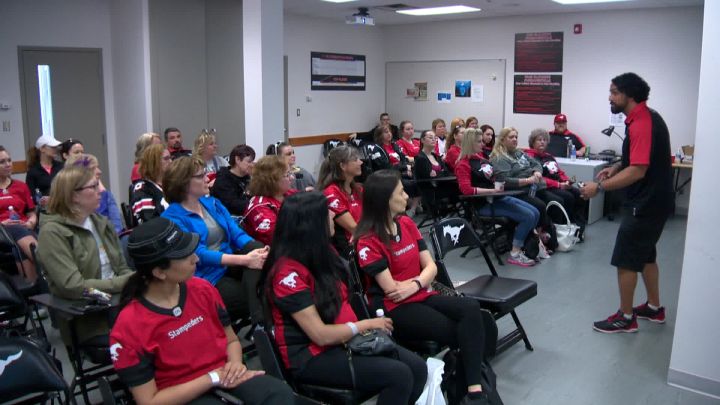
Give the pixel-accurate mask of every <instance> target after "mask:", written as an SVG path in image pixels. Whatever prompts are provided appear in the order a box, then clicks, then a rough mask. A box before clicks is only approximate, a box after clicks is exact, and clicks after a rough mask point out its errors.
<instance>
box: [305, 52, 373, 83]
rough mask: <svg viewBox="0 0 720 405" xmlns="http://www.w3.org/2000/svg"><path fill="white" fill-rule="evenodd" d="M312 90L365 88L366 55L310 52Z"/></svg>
mask: <svg viewBox="0 0 720 405" xmlns="http://www.w3.org/2000/svg"><path fill="white" fill-rule="evenodd" d="M310 84H311V86H310V89H311V90H365V55H350V54H343V53H326V52H310Z"/></svg>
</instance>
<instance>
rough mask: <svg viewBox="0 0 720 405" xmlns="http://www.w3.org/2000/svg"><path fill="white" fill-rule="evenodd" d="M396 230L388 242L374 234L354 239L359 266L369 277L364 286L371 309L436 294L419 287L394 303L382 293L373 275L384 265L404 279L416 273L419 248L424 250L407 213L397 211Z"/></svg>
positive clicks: (424, 246) (394, 306)
mask: <svg viewBox="0 0 720 405" xmlns="http://www.w3.org/2000/svg"><path fill="white" fill-rule="evenodd" d="M395 222H396V223H397V230H398V234H397V237H396V238H394V239H392V240H391V242H390V246H389V247H388V246H386V245H385V244H384V243H383V242H382V241H381V240H380V238H378V237H377V235H375V234H368V235H363V236H361V237H360V239H359V240H358V244H357V255H358V258H359V262H360V268H362V269H363V271H365V273H367V275H368V276H370V277H372V279H371V280H369V283H368V284H369V288H368V290H367V294H368V296H369V297H368V298H369V301H370V305H371V307H372V308H373V309H374V310H377V309H378V308H383V307H384V308H385V309H386V310H387V311H388V312H389V311H392V310H393V309H395V308H397V307H398V306H400V305H402V304H408V303H411V302H420V301H425V299H427V297H429V296H431V295H435V294H437V292H435V291H432V290H431V289H430V288H423V289H421V290H420V291H418V292H416V293H415V294H413V295H411V296H409V297H408V298H406V299H405V301H403V302H401V303H399V304H396V303H394V302H392V300H390V299H387V298H386V297H385V293H384V292H383V290H382V288H380V285H379V284H378V283H377V282H376V281H375V276H377V275H378V274H380V273H382V272H383V271H384V270H385V269H389V270H390V274H391V275H392V278H393V279H394V280H395V281H405V280H410V279H412V278H415V277H417V276H419V275H420V271H422V268H421V267H420V252H422V251H423V250H427V245H426V244H425V240H424V239H423V237H422V235H420V231H419V230H418V228H417V226H416V225H415V222H413V220H412V219H410V217H408V216H405V215H401V216H399V217H397V218H396V219H395Z"/></svg>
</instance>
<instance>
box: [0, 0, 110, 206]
mask: <svg viewBox="0 0 720 405" xmlns="http://www.w3.org/2000/svg"><path fill="white" fill-rule="evenodd" d="M18 46H48V47H87V48H101V49H102V56H103V80H104V83H103V85H104V87H105V89H104V90H105V117H106V118H105V119H106V126H107V139H108V145H114V144H115V142H116V132H115V108H114V86H113V68H112V67H113V60H112V52H111V40H110V2H109V1H108V0H67V1H62V2H58V1H55V0H33V1H23V0H3V1H0V101H2V102H3V103H6V104H10V105H11V109H10V110H9V111H0V121H5V120H9V121H10V124H11V128H12V129H11V131H10V132H0V144H2V145H4V146H5V147H6V148H7V149H8V150H9V151H10V153H11V155H12V156H13V158H14V159H15V160H24V159H25V138H28V139H29V140H30V141H31V142H32V143H34V140H35V139H36V138H37V137H38V136H39V135H40V134H27V133H25V131H24V130H23V121H22V105H21V97H20V79H19V75H18V49H17V47H18ZM108 152H109V151H108ZM108 156H109V162H108V163H109V167H110V171H111V172H117V160H116V158H115V156H113V154H112V153H108ZM113 177H114V176H113V175H112V174H111V176H110V179H111V181H110V183H111V184H110V185H111V186H112V187H113V188H112V189H113V191H115V192H117V190H116V188H115V187H116V186H117V181H114V180H113Z"/></svg>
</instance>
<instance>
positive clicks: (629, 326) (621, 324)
mask: <svg viewBox="0 0 720 405" xmlns="http://www.w3.org/2000/svg"><path fill="white" fill-rule="evenodd" d="M593 329H595V330H596V331H598V332H602V333H622V332H625V333H632V332H637V330H638V324H637V317H636V316H635V314H633V316H632V318H631V319H626V318H625V315H623V313H622V311H617V312H616V313H614V314H613V315H610V317H608V318H607V319H605V320H602V321H597V322H595V323H593Z"/></svg>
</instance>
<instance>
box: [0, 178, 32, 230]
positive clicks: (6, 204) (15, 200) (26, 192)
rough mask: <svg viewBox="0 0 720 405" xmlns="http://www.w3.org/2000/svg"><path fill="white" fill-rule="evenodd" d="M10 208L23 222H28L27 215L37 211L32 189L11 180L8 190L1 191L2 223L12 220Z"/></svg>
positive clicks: (0, 208) (0, 217)
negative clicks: (31, 193) (31, 192)
mask: <svg viewBox="0 0 720 405" xmlns="http://www.w3.org/2000/svg"><path fill="white" fill-rule="evenodd" d="M10 206H12V207H13V211H15V213H16V214H18V216H19V217H20V220H21V221H27V216H26V215H25V214H26V213H27V212H29V211H31V210H33V209H35V203H34V202H33V200H32V196H31V195H30V189H29V188H28V186H27V184H25V183H23V182H22V181H20V180H11V181H10V185H9V186H8V188H6V189H0V221H5V220H7V219H9V218H10Z"/></svg>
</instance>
